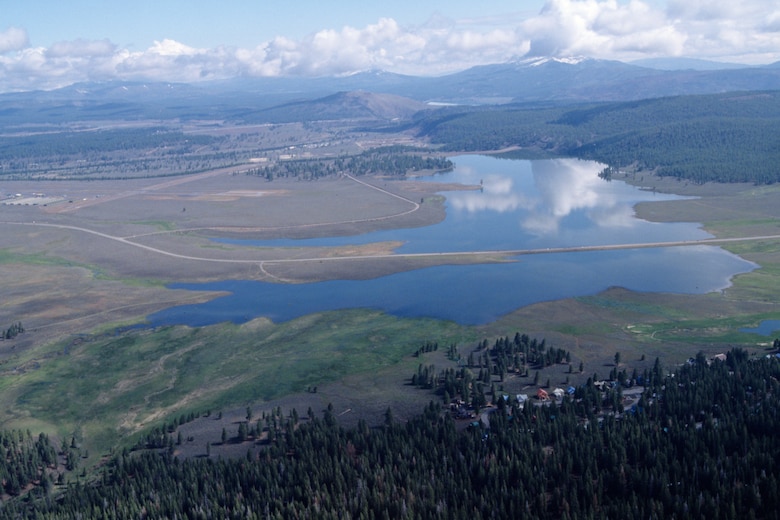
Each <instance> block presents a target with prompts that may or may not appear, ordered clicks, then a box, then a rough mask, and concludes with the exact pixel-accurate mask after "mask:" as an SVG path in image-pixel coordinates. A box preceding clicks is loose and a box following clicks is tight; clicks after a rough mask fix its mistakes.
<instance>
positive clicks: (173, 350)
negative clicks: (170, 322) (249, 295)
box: [0, 310, 474, 453]
mask: <svg viewBox="0 0 780 520" xmlns="http://www.w3.org/2000/svg"><path fill="white" fill-rule="evenodd" d="M430 338H437V339H438V340H439V341H445V342H461V341H464V340H473V339H474V333H473V331H469V330H468V329H465V328H463V327H460V326H458V325H456V324H453V323H449V322H442V321H435V320H405V319H399V318H394V317H391V316H388V315H385V314H382V313H379V312H375V311H369V310H354V311H346V312H339V313H324V314H315V315H311V316H307V317H303V318H300V319H297V320H293V321H290V322H288V323H284V324H279V325H275V324H273V323H271V322H269V321H267V320H262V319H261V320H255V321H252V322H249V323H247V324H244V325H234V324H221V325H217V326H213V327H205V328H200V329H191V328H187V327H170V328H164V329H160V330H157V331H149V330H139V331H132V332H128V333H124V334H120V335H117V336H114V335H103V336H97V337H92V338H89V339H87V340H81V339H79V340H73V339H69V340H67V341H63V342H61V343H59V344H57V345H53V346H51V347H49V348H48V349H47V351H46V352H43V351H41V350H38V351H35V352H31V353H29V354H28V355H27V356H26V358H24V359H18V360H16V362H17V367H18V368H17V369H16V370H14V371H7V372H6V373H5V374H4V375H5V377H3V378H0V407H1V409H2V410H3V412H2V415H0V417H1V419H0V421H2V423H3V424H5V425H9V426H10V425H14V426H17V427H30V428H31V429H34V430H36V431H38V430H44V431H48V432H54V433H57V434H59V435H62V436H66V437H69V436H70V435H73V434H74V433H75V435H76V436H77V437H79V438H83V439H84V440H85V442H86V443H87V444H86V445H88V446H90V447H91V448H93V450H92V452H93V453H94V452H98V451H103V452H104V451H105V450H107V449H109V448H111V447H113V446H115V445H117V444H118V443H119V442H120V440H121V439H123V438H125V437H128V438H132V437H133V434H135V433H137V432H140V431H142V430H143V429H144V428H145V427H147V426H150V425H154V424H158V425H159V424H160V423H162V422H163V421H164V420H166V419H170V417H172V416H178V415H179V414H180V413H183V412H185V413H186V412H188V411H196V412H200V411H205V410H206V409H219V408H221V407H223V406H231V405H232V406H240V405H244V404H248V403H253V402H257V401H261V400H267V399H271V398H274V397H279V396H283V395H286V394H290V393H293V392H300V391H304V390H306V388H307V387H308V386H309V385H319V384H323V383H325V382H328V381H335V380H338V379H341V378H344V377H345V376H347V375H349V374H353V373H366V372H376V371H380V370H382V369H384V368H387V367H389V366H392V365H396V364H397V363H399V362H400V361H401V360H402V359H403V358H404V357H406V358H407V359H408V358H409V355H410V353H412V352H413V351H415V350H416V349H417V348H418V347H419V346H420V345H421V344H422V343H424V342H425V341H427V340H428V339H430ZM415 367H416V364H415ZM410 373H411V369H410Z"/></svg>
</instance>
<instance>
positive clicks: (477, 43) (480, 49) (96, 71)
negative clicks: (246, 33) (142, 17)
mask: <svg viewBox="0 0 780 520" xmlns="http://www.w3.org/2000/svg"><path fill="white" fill-rule="evenodd" d="M774 3H775V2H774V0H745V1H743V2H733V0H730V1H725V0H666V2H665V5H659V3H658V2H651V1H650V0H627V1H624V0H546V1H545V4H544V6H543V8H542V9H541V10H540V11H539V12H538V13H537V14H535V15H531V16H528V15H527V14H524V15H523V17H522V19H518V18H517V16H518V15H517V13H515V14H514V15H507V16H506V17H495V16H491V17H484V18H481V19H463V20H453V19H449V18H447V17H445V16H442V15H437V16H435V17H432V18H431V19H430V20H428V21H427V22H425V23H423V24H421V25H417V26H402V25H400V24H398V23H397V22H396V21H395V20H394V19H392V18H381V19H379V20H377V22H376V23H373V24H369V25H367V26H365V27H351V26H344V27H342V28H329V29H323V30H321V31H318V32H315V33H313V34H310V35H309V36H307V37H304V38H301V39H290V38H287V37H285V36H283V35H280V36H278V37H275V38H273V39H270V40H268V41H265V42H261V43H259V44H258V45H257V46H256V47H254V48H235V47H230V46H229V45H227V44H229V42H226V45H225V46H222V47H217V48H210V49H201V48H194V47H191V46H189V45H187V43H186V42H179V41H175V40H171V39H164V38H163V39H160V40H159V41H156V42H154V43H153V44H152V45H151V46H149V47H148V48H147V49H144V50H140V51H135V50H129V49H126V48H119V47H118V46H116V45H115V44H113V43H111V42H110V41H109V40H94V41H90V40H81V39H77V40H73V41H65V42H58V43H55V44H53V45H51V46H50V47H49V48H40V47H31V46H30V43H29V40H28V37H27V33H26V31H25V30H24V29H20V28H15V27H11V28H8V29H6V30H4V31H2V32H0V91H8V90H25V89H31V88H54V87H58V86H63V85H66V84H68V83H69V82H74V81H88V80H93V79H108V78H115V79H141V80H158V81H197V80H202V79H216V78H226V77H232V76H238V75H240V76H279V75H305V76H322V75H334V74H335V75H339V74H351V73H354V72H357V71H363V70H369V69H382V70H389V71H393V72H400V73H406V74H443V73H448V72H453V71H456V70H460V69H464V68H467V67H470V66H474V65H478V64H485V63H497V62H502V61H507V60H509V59H511V58H514V57H519V56H523V55H528V56H553V57H569V56H591V57H596V58H605V59H624V60H630V59H636V58H641V57H654V56H690V57H704V58H711V59H723V60H728V59H732V60H734V61H742V62H744V63H768V62H772V61H777V60H778V59H780V54H779V53H778V52H779V51H778V49H780V11H778V9H777V6H776V5H774Z"/></svg>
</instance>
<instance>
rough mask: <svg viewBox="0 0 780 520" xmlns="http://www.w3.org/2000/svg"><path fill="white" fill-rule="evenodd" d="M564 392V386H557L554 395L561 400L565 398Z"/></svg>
mask: <svg viewBox="0 0 780 520" xmlns="http://www.w3.org/2000/svg"><path fill="white" fill-rule="evenodd" d="M563 394H564V392H563V388H556V389H555V390H553V395H554V396H555V398H556V399H558V400H559V401H560V400H561V399H563Z"/></svg>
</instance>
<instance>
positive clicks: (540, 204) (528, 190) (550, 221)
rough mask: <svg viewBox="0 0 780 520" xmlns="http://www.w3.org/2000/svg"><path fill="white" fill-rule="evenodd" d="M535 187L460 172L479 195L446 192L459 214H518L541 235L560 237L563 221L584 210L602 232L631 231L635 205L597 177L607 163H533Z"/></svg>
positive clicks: (505, 175)
mask: <svg viewBox="0 0 780 520" xmlns="http://www.w3.org/2000/svg"><path fill="white" fill-rule="evenodd" d="M530 164H531V172H532V179H533V185H528V186H522V185H520V184H519V183H518V182H515V179H514V178H513V176H512V174H511V173H490V174H487V175H486V174H484V173H479V172H477V171H476V170H475V169H473V168H469V167H463V168H460V173H461V174H462V178H461V181H462V182H464V183H468V184H473V185H480V184H481V185H482V189H481V190H480V191H468V192H455V193H450V194H448V200H449V203H450V207H451V208H452V209H453V210H455V211H464V212H467V213H477V212H481V211H494V212H498V213H505V212H511V211H518V212H519V223H520V227H521V228H522V229H524V230H525V231H526V232H528V233H531V234H533V235H537V236H543V235H553V234H556V233H558V231H559V229H560V223H561V221H562V220H563V219H564V218H566V217H569V216H571V215H572V214H574V213H576V212H581V213H582V214H583V215H584V216H585V217H586V218H587V219H588V220H589V221H590V222H591V223H592V224H594V225H596V226H598V227H601V228H617V227H623V228H626V227H632V226H633V225H634V224H635V223H636V219H635V218H634V210H633V208H632V203H630V202H626V201H625V200H621V198H620V197H618V196H617V195H616V194H615V193H614V190H613V189H612V187H611V186H610V185H609V184H608V183H607V181H605V180H604V179H602V178H600V177H599V176H598V173H599V172H600V171H601V170H602V169H603V168H604V165H603V164H599V163H596V162H593V161H580V160H577V159H553V160H543V161H530Z"/></svg>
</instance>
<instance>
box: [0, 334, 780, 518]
mask: <svg viewBox="0 0 780 520" xmlns="http://www.w3.org/2000/svg"><path fill="white" fill-rule="evenodd" d="M644 382H645V388H644V391H643V393H642V395H641V398H640V400H639V403H638V404H637V405H636V406H635V407H634V408H633V409H631V410H623V409H622V406H621V405H620V403H619V402H615V403H614V404H613V406H614V408H609V407H608V408H606V409H604V410H603V413H597V410H598V409H599V407H601V406H603V405H604V403H603V400H602V399H603V396H602V395H601V394H600V392H599V391H598V389H596V387H595V386H594V383H593V381H588V383H586V384H585V385H582V386H581V387H579V388H578V389H577V393H576V394H575V396H573V397H565V398H564V399H563V401H562V402H561V403H560V404H558V405H545V406H525V407H523V408H520V407H518V406H517V405H515V404H513V403H505V404H504V405H500V406H499V408H498V409H497V410H496V411H494V412H493V413H492V414H490V419H489V424H484V423H476V424H475V425H473V426H470V427H467V428H465V429H462V428H461V427H459V426H458V425H457V423H456V421H454V420H453V419H452V418H451V417H450V416H449V415H448V414H444V413H442V408H441V406H440V405H439V404H437V403H434V402H432V403H430V404H429V405H428V406H426V407H425V409H424V410H423V411H422V412H421V414H420V415H419V416H418V417H416V418H413V419H411V420H409V421H407V422H404V423H401V422H398V421H396V420H394V418H393V416H392V413H391V412H390V411H389V410H388V412H387V414H386V416H385V422H384V424H383V425H381V426H377V427H375V428H370V427H369V426H368V425H367V424H366V423H365V422H363V421H361V422H360V423H359V424H358V426H357V427H355V428H351V429H345V428H343V427H341V426H339V424H338V421H337V418H336V417H335V416H334V414H333V409H332V407H328V408H326V409H325V410H324V411H323V412H322V414H321V416H320V414H315V413H314V412H312V411H311V410H309V412H308V414H307V416H305V417H302V418H298V417H297V414H296V416H295V417H293V416H292V415H291V416H289V417H284V416H283V415H282V414H281V413H280V414H278V416H274V420H273V421H268V422H267V424H268V425H269V427H272V428H273V430H274V435H273V436H272V437H271V440H270V441H269V442H268V444H267V448H266V449H265V450H263V451H261V452H259V455H252V454H251V453H248V454H247V456H246V457H243V458H239V459H232V460H231V459H217V458H212V457H200V458H193V459H187V460H179V459H177V458H176V457H174V456H173V455H172V454H171V452H170V450H162V451H160V452H144V453H140V454H133V453H130V452H127V451H125V452H123V453H122V454H120V455H118V456H116V457H115V458H114V459H113V460H112V461H111V462H110V463H109V464H107V465H106V466H105V467H104V468H103V469H102V470H101V473H100V475H99V477H98V478H97V479H96V480H95V481H94V482H78V483H74V484H70V485H69V486H68V487H67V488H66V489H65V490H64V491H63V492H62V494H61V495H59V496H52V497H49V498H47V499H39V500H34V501H31V502H30V503H23V502H18V501H17V502H11V503H8V504H6V505H5V507H4V508H3V509H2V510H1V511H0V515H2V516H3V517H14V518H77V517H78V518H84V519H91V518H129V517H148V518H163V517H165V518H173V517H177V518H204V517H219V518H290V517H301V516H303V517H321V518H336V517H338V518H474V517H479V518H485V517H499V518H513V517H518V518H532V519H533V518H704V517H706V518H712V519H719V518H738V517H743V516H744V517H745V518H769V517H774V516H775V515H776V513H777V510H778V507H780V469H778V468H780V464H778V463H780V445H778V443H777V441H776V432H777V430H778V427H780V400H778V399H777V396H778V392H780V361H778V359H776V358H775V357H761V358H757V357H751V356H749V355H748V354H747V353H746V352H745V351H742V350H739V349H736V350H733V351H731V352H729V353H728V355H727V357H726V360H725V361H718V360H715V361H712V362H710V361H708V360H707V359H706V358H705V356H704V355H703V354H702V355H699V356H697V358H696V359H694V360H691V361H690V362H689V363H687V364H685V365H683V366H681V367H678V368H677V369H675V370H674V371H673V372H666V371H665V370H664V369H662V368H661V367H660V365H659V364H658V363H656V366H655V367H654V368H653V369H652V370H649V371H647V374H646V378H645V381H644ZM501 402H502V401H499V403H501Z"/></svg>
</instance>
